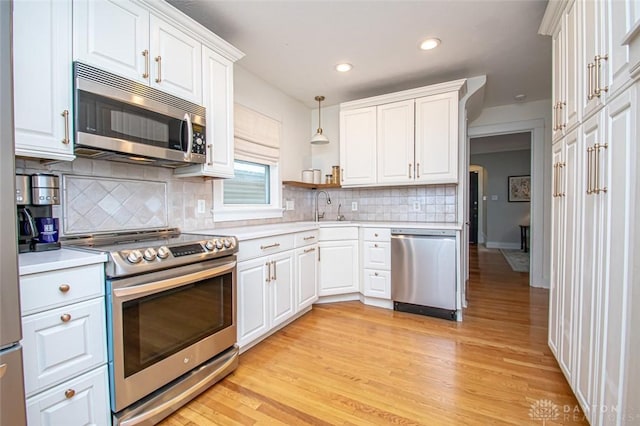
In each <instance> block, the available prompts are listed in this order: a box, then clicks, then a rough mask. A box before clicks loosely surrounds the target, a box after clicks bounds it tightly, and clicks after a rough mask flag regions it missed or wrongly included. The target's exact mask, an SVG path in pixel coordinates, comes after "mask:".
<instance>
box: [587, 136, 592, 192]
mask: <svg viewBox="0 0 640 426" xmlns="http://www.w3.org/2000/svg"><path fill="white" fill-rule="evenodd" d="M592 152H593V148H592V147H587V194H589V195H590V194H592V193H593V191H592V190H591V157H592V155H591V153H592Z"/></svg>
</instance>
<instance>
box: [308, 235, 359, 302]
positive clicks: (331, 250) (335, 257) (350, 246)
mask: <svg viewBox="0 0 640 426" xmlns="http://www.w3.org/2000/svg"><path fill="white" fill-rule="evenodd" d="M318 250H319V251H320V253H319V255H318V258H319V259H320V262H319V263H320V265H319V272H318V275H319V279H318V287H319V288H318V296H333V295H338V294H347V293H357V292H359V291H360V286H359V280H358V270H359V268H358V240H346V241H320V243H319V244H318Z"/></svg>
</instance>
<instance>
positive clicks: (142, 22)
mask: <svg viewBox="0 0 640 426" xmlns="http://www.w3.org/2000/svg"><path fill="white" fill-rule="evenodd" d="M73 31H74V37H73V56H74V59H75V60H77V61H80V62H84V63H87V64H91V65H94V66H95V67H97V68H100V69H103V70H105V71H109V72H112V73H114V74H119V75H122V76H124V77H127V78H129V79H131V80H136V81H139V82H141V83H145V84H148V83H149V67H150V66H151V64H150V62H149V61H150V58H149V12H148V10H147V9H145V8H143V7H142V6H139V5H138V4H136V3H133V2H130V1H115V0H99V1H85V0H74V2H73Z"/></svg>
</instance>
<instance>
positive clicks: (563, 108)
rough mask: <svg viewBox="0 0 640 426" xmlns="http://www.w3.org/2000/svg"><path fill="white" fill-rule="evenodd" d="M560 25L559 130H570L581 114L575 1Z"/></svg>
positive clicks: (570, 5)
mask: <svg viewBox="0 0 640 426" xmlns="http://www.w3.org/2000/svg"><path fill="white" fill-rule="evenodd" d="M562 25H563V27H564V37H565V45H564V46H565V51H564V68H563V80H564V84H563V88H562V97H561V99H560V100H561V102H562V104H561V105H560V116H561V130H562V131H566V130H568V129H572V128H573V127H574V126H575V125H576V124H577V123H578V122H579V121H580V117H581V115H580V114H581V112H582V106H581V105H580V96H579V94H580V92H581V85H580V84H581V77H582V74H581V73H580V72H578V67H579V63H578V53H579V52H580V45H579V38H578V8H577V6H576V1H571V2H570V3H569V5H568V6H567V9H566V11H565V14H564V17H563V20H562Z"/></svg>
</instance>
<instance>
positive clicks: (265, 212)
mask: <svg viewBox="0 0 640 426" xmlns="http://www.w3.org/2000/svg"><path fill="white" fill-rule="evenodd" d="M254 162H256V163H260V164H264V165H266V166H269V167H270V169H269V181H270V182H269V190H270V192H271V196H270V199H271V203H270V204H228V205H227V204H224V179H217V180H214V182H213V221H214V222H230V221H234V220H251V219H273V218H279V217H282V214H283V211H282V183H281V182H280V167H279V164H272V163H267V162H259V161H255V160H254Z"/></svg>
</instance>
